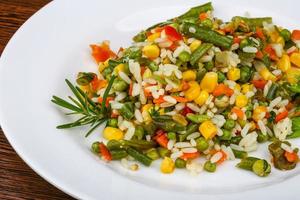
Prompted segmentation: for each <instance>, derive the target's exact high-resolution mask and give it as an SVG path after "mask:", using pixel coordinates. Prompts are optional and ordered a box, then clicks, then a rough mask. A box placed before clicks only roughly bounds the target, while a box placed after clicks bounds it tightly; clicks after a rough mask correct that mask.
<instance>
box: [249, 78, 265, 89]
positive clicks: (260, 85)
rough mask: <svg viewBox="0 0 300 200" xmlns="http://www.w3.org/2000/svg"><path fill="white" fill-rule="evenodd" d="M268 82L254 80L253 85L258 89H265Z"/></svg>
mask: <svg viewBox="0 0 300 200" xmlns="http://www.w3.org/2000/svg"><path fill="white" fill-rule="evenodd" d="M267 82H268V81H266V80H263V79H259V80H252V83H253V85H254V86H255V87H256V88H258V89H264V87H265V85H266V84H267Z"/></svg>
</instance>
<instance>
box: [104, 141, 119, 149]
mask: <svg viewBox="0 0 300 200" xmlns="http://www.w3.org/2000/svg"><path fill="white" fill-rule="evenodd" d="M121 145H122V144H121V143H120V142H119V141H118V140H109V141H108V142H107V144H106V146H107V148H108V150H117V149H121Z"/></svg>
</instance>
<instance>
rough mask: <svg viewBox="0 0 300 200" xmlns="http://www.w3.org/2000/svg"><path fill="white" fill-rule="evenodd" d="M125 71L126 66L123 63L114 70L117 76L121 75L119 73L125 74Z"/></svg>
mask: <svg viewBox="0 0 300 200" xmlns="http://www.w3.org/2000/svg"><path fill="white" fill-rule="evenodd" d="M124 71H125V64H123V63H121V64H118V65H117V66H116V67H115V69H114V72H115V73H116V74H119V72H124Z"/></svg>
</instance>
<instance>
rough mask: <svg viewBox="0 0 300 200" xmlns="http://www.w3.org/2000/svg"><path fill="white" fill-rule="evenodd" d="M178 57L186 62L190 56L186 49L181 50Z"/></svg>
mask: <svg viewBox="0 0 300 200" xmlns="http://www.w3.org/2000/svg"><path fill="white" fill-rule="evenodd" d="M178 58H179V59H180V60H181V61H182V62H188V61H189V60H190V58H191V54H190V53H189V52H187V51H182V52H181V53H180V54H179V55H178Z"/></svg>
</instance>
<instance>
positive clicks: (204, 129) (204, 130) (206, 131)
mask: <svg viewBox="0 0 300 200" xmlns="http://www.w3.org/2000/svg"><path fill="white" fill-rule="evenodd" d="M199 131H200V133H201V135H202V136H203V137H204V138H205V139H211V138H213V137H214V136H215V135H216V134H217V127H216V126H215V125H214V124H213V123H212V122H211V121H210V120H207V121H205V122H203V123H202V124H201V125H200V126H199Z"/></svg>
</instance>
